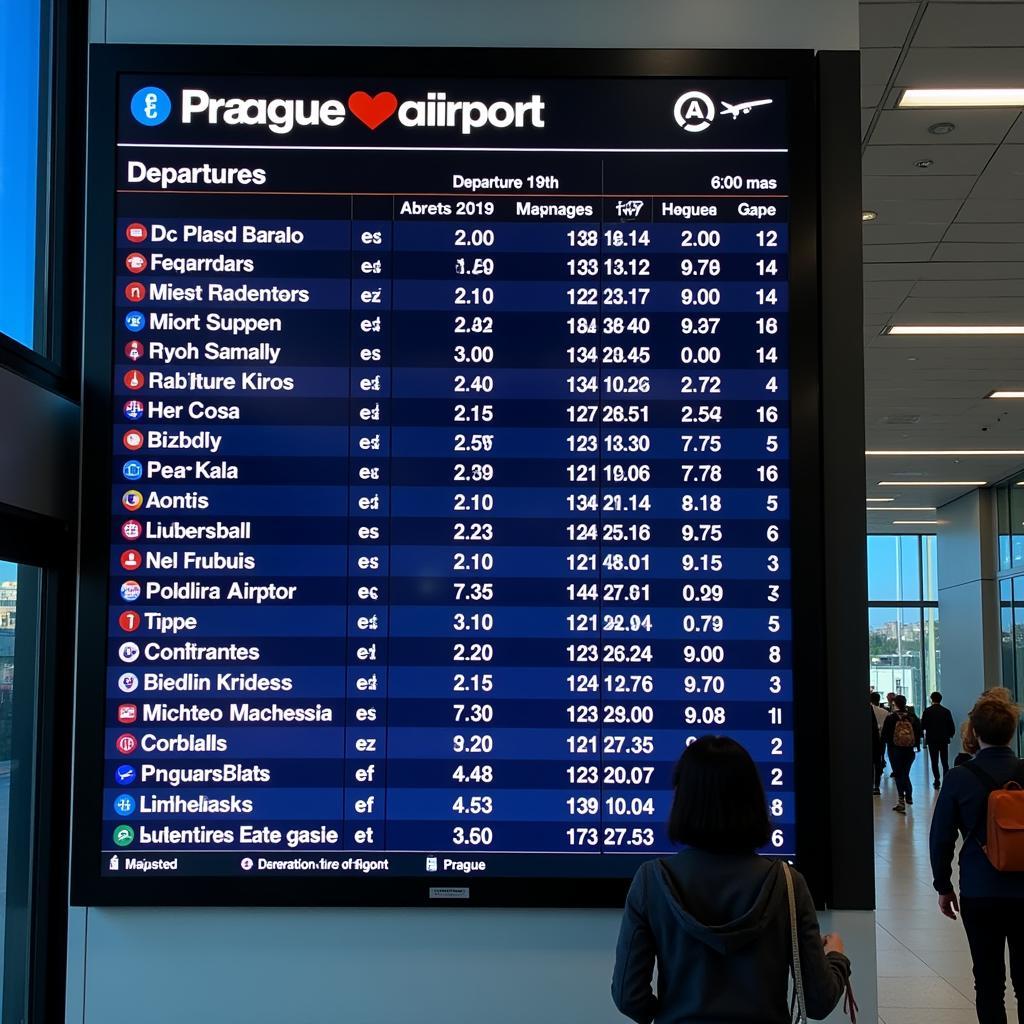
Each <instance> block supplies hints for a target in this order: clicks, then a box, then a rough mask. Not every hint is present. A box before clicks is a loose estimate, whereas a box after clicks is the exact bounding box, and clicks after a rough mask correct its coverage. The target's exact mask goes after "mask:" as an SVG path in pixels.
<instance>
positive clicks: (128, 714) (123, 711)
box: [117, 704, 139, 725]
mask: <svg viewBox="0 0 1024 1024" xmlns="http://www.w3.org/2000/svg"><path fill="white" fill-rule="evenodd" d="M138 717H139V709H138V707H137V706H136V705H135V704H118V705H117V720H118V722H119V723H120V724H121V725H132V724H133V723H134V722H135V720H136V719H137V718H138Z"/></svg>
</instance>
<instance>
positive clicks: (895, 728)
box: [882, 693, 921, 814]
mask: <svg viewBox="0 0 1024 1024" xmlns="http://www.w3.org/2000/svg"><path fill="white" fill-rule="evenodd" d="M893 705H894V706H895V710H894V711H893V713H892V714H891V715H890V716H889V717H888V718H887V719H886V720H885V725H883V726H882V741H883V742H884V743H885V744H886V746H887V747H888V750H889V763H890V764H891V765H892V771H893V778H895V780H896V791H897V793H898V794H899V799H898V801H897V803H896V806H895V807H894V808H893V810H894V811H896V812H897V813H898V814H906V813H907V806H908V805H912V804H913V803H914V787H913V784H912V783H911V781H910V769H911V768H912V767H913V765H914V757H915V756H916V752H917V751H918V750H920V749H921V719H920V718H918V717H917V715H915V714H914V712H913V711H912V710H910V709H908V708H907V698H906V697H904V696H903V694H902V693H898V694H896V695H895V697H894V698H893Z"/></svg>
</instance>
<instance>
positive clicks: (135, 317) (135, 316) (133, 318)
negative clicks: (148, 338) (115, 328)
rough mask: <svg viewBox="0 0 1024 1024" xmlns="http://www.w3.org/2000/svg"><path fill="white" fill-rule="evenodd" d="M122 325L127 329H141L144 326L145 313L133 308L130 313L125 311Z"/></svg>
mask: <svg viewBox="0 0 1024 1024" xmlns="http://www.w3.org/2000/svg"><path fill="white" fill-rule="evenodd" d="M124 325H125V327H127V328H128V330H129V331H141V330H142V329H143V328H144V327H145V326H146V314H145V313H143V312H142V311H141V310H138V309H133V310H132V311H131V312H130V313H125V315H124Z"/></svg>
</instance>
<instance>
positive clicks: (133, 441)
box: [124, 430, 146, 452]
mask: <svg viewBox="0 0 1024 1024" xmlns="http://www.w3.org/2000/svg"><path fill="white" fill-rule="evenodd" d="M145 443H146V438H145V435H144V434H143V433H142V431H141V430H126V431H125V432H124V446H125V448H127V449H128V451H130V452H137V451H138V450H139V449H140V448H141V447H142V446H143V445H144V444H145Z"/></svg>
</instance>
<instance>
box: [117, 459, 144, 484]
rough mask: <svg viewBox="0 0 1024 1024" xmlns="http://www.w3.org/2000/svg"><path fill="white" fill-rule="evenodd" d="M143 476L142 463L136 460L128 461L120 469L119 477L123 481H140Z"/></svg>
mask: <svg viewBox="0 0 1024 1024" xmlns="http://www.w3.org/2000/svg"><path fill="white" fill-rule="evenodd" d="M142 474H143V468H142V463H141V462H139V460H138V459H129V460H128V461H127V462H126V463H125V464H124V465H123V466H122V467H121V475H122V476H123V477H124V478H125V480H141V479H142Z"/></svg>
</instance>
